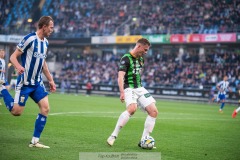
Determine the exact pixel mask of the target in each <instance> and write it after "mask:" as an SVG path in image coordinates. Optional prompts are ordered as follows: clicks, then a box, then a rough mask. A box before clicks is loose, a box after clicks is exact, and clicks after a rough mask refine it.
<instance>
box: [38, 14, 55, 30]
mask: <svg viewBox="0 0 240 160" xmlns="http://www.w3.org/2000/svg"><path fill="white" fill-rule="evenodd" d="M50 21H52V22H53V18H52V17H51V16H42V17H41V18H40V19H39V21H38V29H41V28H42V27H43V26H44V25H46V26H48V25H49V22H50Z"/></svg>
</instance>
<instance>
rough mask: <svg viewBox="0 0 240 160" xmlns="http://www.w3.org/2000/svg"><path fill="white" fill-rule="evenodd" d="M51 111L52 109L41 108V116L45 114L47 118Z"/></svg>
mask: <svg viewBox="0 0 240 160" xmlns="http://www.w3.org/2000/svg"><path fill="white" fill-rule="evenodd" d="M49 111H50V108H49V107H43V108H41V114H43V115H45V116H47V115H48V113H49Z"/></svg>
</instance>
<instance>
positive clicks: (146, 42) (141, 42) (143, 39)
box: [137, 38, 151, 46]
mask: <svg viewBox="0 0 240 160" xmlns="http://www.w3.org/2000/svg"><path fill="white" fill-rule="evenodd" d="M137 43H140V44H143V45H148V46H151V43H150V42H149V40H148V39H146V38H140V39H139V40H138V41H137Z"/></svg>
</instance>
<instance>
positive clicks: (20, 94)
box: [14, 83, 48, 106]
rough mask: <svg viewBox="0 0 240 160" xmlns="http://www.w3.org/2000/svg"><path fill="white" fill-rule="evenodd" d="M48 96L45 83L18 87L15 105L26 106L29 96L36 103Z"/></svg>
mask: <svg viewBox="0 0 240 160" xmlns="http://www.w3.org/2000/svg"><path fill="white" fill-rule="evenodd" d="M47 95H48V92H47V91H46V89H45V86H44V84H43V83H39V84H37V85H17V86H16V94H15V98H14V103H17V104H19V105H20V106H25V104H26V101H27V99H28V96H30V97H31V98H32V99H33V100H34V102H35V103H38V102H39V101H40V100H41V99H43V98H44V97H46V96H47Z"/></svg>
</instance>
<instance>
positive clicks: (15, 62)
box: [10, 48, 24, 74]
mask: <svg viewBox="0 0 240 160" xmlns="http://www.w3.org/2000/svg"><path fill="white" fill-rule="evenodd" d="M21 54H22V51H21V50H20V49H18V48H17V49H16V50H15V51H14V52H13V54H12V55H11V56H10V61H11V62H12V64H13V65H14V67H15V68H16V70H17V73H18V74H22V73H23V72H24V68H23V66H22V65H21V64H20V63H19V62H18V59H17V58H18V57H19V56H20V55H21Z"/></svg>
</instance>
